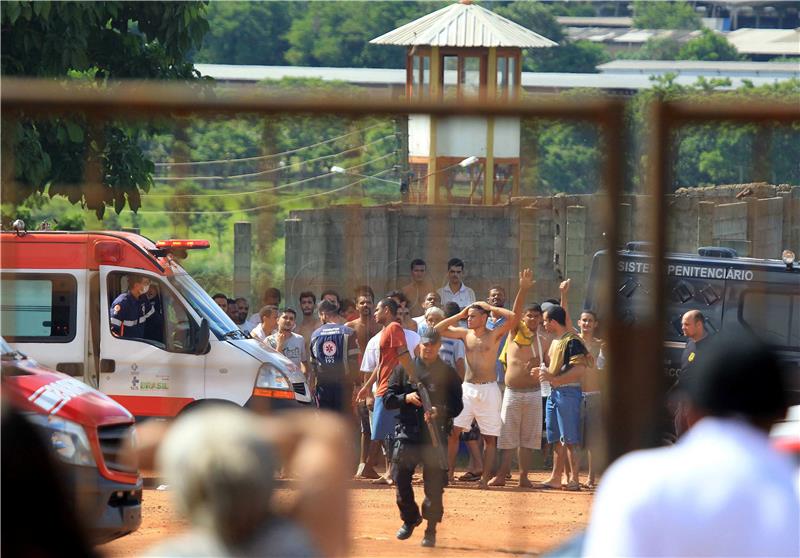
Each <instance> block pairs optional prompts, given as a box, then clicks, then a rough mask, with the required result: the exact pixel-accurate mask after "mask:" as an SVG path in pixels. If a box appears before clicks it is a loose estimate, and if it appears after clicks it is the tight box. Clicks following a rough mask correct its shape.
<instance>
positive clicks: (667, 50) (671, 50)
mask: <svg viewBox="0 0 800 558" xmlns="http://www.w3.org/2000/svg"><path fill="white" fill-rule="evenodd" d="M680 50H681V44H680V43H679V42H678V41H677V40H675V39H673V38H672V37H651V38H650V39H647V42H646V43H645V44H643V45H642V47H641V48H640V49H639V50H636V51H633V52H630V53H625V55H624V56H619V58H629V59H633V60H678V53H680Z"/></svg>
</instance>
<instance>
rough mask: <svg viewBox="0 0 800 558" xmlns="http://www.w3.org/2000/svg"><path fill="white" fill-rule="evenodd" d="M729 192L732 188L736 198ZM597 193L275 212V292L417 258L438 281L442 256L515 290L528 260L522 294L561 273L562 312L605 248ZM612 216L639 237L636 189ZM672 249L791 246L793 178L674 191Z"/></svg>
mask: <svg viewBox="0 0 800 558" xmlns="http://www.w3.org/2000/svg"><path fill="white" fill-rule="evenodd" d="M737 195H739V197H738V198H737ZM606 201H607V200H606V199H605V197H604V196H603V195H601V194H598V195H575V196H566V195H561V194H559V195H556V196H552V197H535V198H517V199H515V200H513V201H512V203H511V204H509V205H505V206H492V207H483V206H427V205H399V204H398V205H388V206H378V207H365V208H362V207H359V206H333V207H329V208H326V209H309V210H302V211H293V212H292V213H291V218H290V219H289V220H287V222H286V284H285V292H286V297H287V298H286V300H287V301H288V302H291V303H293V302H294V301H296V299H297V295H298V294H299V293H300V291H302V290H306V289H310V290H312V291H314V292H316V293H319V292H320V291H321V290H323V289H325V288H334V289H336V290H338V291H339V292H340V293H341V294H342V295H343V296H351V295H352V289H353V287H355V286H356V285H359V284H369V285H371V286H372V287H373V289H374V290H375V291H376V293H377V294H379V295H380V294H383V293H385V292H386V291H387V290H390V289H394V288H397V287H400V286H402V285H404V284H406V283H407V282H408V281H409V265H410V263H411V260H413V259H415V258H422V259H424V260H425V261H426V262H427V263H428V273H429V276H430V277H431V278H432V280H433V282H434V284H435V285H436V286H437V287H439V286H441V285H442V284H444V282H445V277H446V263H447V260H448V259H449V258H451V257H459V258H461V259H463V260H464V261H465V263H466V269H465V277H464V282H465V283H466V284H467V285H468V286H470V287H472V288H473V289H475V292H476V294H477V295H478V296H479V297H485V296H486V293H487V291H488V288H489V287H490V286H491V285H493V284H495V283H499V284H501V285H503V286H505V287H506V289H507V292H508V293H509V299H510V300H509V303H508V304H509V305H510V303H511V299H513V296H514V294H515V293H516V286H515V285H516V282H517V273H518V271H519V269H520V268H521V267H533V269H534V274H535V277H536V286H535V289H534V292H533V293H532V295H531V300H542V299H545V298H550V297H553V298H557V297H558V284H559V282H560V281H561V279H563V278H565V277H570V278H572V279H573V281H572V284H573V291H574V292H573V293H572V296H571V299H570V307H571V308H570V310H571V311H572V312H573V313H574V312H576V311H577V310H578V309H579V308H580V306H581V304H582V301H583V296H584V286H585V283H586V280H587V277H588V273H589V270H590V267H591V262H592V257H593V255H594V254H595V252H597V251H598V250H600V249H603V248H604V247H605V239H604V230H605V229H606V227H607V225H606V223H605V220H604V218H603V207H604V206H605V205H606ZM622 201H623V203H622V205H621V206H620V208H619V211H618V215H617V218H618V219H619V220H620V227H621V230H622V241H623V243H624V242H627V241H630V240H637V239H646V238H647V231H648V229H649V221H648V213H647V207H648V204H649V203H651V202H652V200H651V199H650V198H648V197H647V196H640V195H628V196H625V197H624V198H623V200H622ZM667 203H668V204H669V212H670V213H669V221H668V235H669V247H670V250H672V251H681V252H695V251H696V250H697V248H698V246H707V245H714V244H716V245H727V246H732V247H735V248H737V250H739V251H740V255H749V256H753V257H758V258H779V257H780V253H781V250H783V249H785V248H790V249H792V250H794V251H795V252H796V253H800V187H789V186H772V185H766V184H750V185H734V186H718V187H713V188H692V189H683V190H679V191H678V192H676V193H675V194H674V195H672V196H670V197H669V199H668V201H667Z"/></svg>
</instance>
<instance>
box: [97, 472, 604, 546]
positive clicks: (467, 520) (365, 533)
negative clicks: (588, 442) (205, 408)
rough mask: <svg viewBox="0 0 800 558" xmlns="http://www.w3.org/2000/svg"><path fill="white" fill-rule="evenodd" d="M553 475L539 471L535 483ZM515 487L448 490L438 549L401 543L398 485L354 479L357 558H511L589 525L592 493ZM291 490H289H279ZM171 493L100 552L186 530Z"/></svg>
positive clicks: (159, 495) (150, 504)
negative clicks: (397, 535)
mask: <svg viewBox="0 0 800 558" xmlns="http://www.w3.org/2000/svg"><path fill="white" fill-rule="evenodd" d="M545 476H546V473H544V472H535V473H534V474H533V475H532V477H531V478H532V480H533V481H534V482H536V481H541V480H544V478H545ZM515 484H516V477H515V479H514V480H512V481H510V485H509V486H506V487H502V488H492V489H490V490H478V489H477V488H476V487H475V483H464V482H456V483H455V485H454V486H451V487H448V488H447V489H446V490H445V495H444V506H445V517H444V522H443V524H441V525H440V526H439V529H438V535H437V548H435V549H428V548H422V547H421V546H420V545H419V543H420V541H421V540H422V529H418V530H417V531H415V532H414V535H413V536H412V537H411V539H409V540H407V541H398V540H397V539H395V537H394V533H395V531H396V530H397V528H398V527H400V524H401V521H400V518H399V517H400V516H399V513H398V511H397V506H396V504H395V492H394V488H388V487H381V486H375V485H372V484H370V483H369V482H367V481H354V482H353V488H352V490H351V499H350V510H351V511H350V514H351V516H352V520H351V521H350V529H351V538H352V545H351V549H350V550H351V551H350V555H351V556H354V557H393V556H403V557H404V558H405V557H409V558H411V557H416V556H426V557H427V556H467V557H473V556H474V557H481V558H482V557H498V558H499V557H506V558H507V557H508V556H509V555H533V556H535V555H538V554H541V553H542V552H544V551H547V550H549V549H552V548H554V547H556V546H558V545H559V544H560V543H562V542H564V541H566V540H567V539H568V538H569V537H570V535H572V534H573V533H576V532H578V531H580V530H581V529H582V528H583V527H584V526H585V525H586V522H587V520H588V515H589V508H590V505H591V501H592V493H591V492H590V491H587V490H584V491H582V492H567V491H563V490H562V491H544V490H529V489H519V488H517V487H516V486H515ZM280 490H290V489H280ZM415 494H416V497H417V502H418V503H420V502H422V498H423V493H422V485H421V483H420V482H415ZM169 498H170V493H169V492H168V491H158V490H153V489H146V490H145V492H144V507H143V511H142V515H143V522H142V526H141V527H140V528H139V530H138V531H136V532H135V533H132V534H130V535H128V536H126V537H123V538H121V539H118V540H116V541H113V542H110V543H108V544H105V545H103V546H100V547H99V550H100V552H101V553H102V554H103V555H104V556H107V557H122V556H138V555H140V554H142V553H143V552H145V551H146V550H147V549H148V548H150V547H151V546H152V545H154V544H156V543H158V542H160V541H162V540H164V539H166V538H167V537H169V536H170V535H173V534H176V533H179V532H181V531H182V530H184V529H185V528H186V522H185V521H182V520H181V519H178V518H176V517H175V516H174V513H173V506H172V505H171V502H170V499H169Z"/></svg>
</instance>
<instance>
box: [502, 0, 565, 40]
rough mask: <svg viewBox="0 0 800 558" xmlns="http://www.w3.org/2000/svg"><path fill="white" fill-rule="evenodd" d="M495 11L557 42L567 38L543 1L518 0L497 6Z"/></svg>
mask: <svg viewBox="0 0 800 558" xmlns="http://www.w3.org/2000/svg"><path fill="white" fill-rule="evenodd" d="M493 11H494V12H495V13H496V14H497V15H501V16H503V17H504V18H507V19H510V20H511V21H513V22H514V23H516V24H517V25H521V26H523V27H525V28H526V29H530V30H531V31H534V32H535V33H538V34H539V35H542V36H544V37H547V38H548V39H550V40H551V41H555V42H556V43H560V42H561V41H563V40H564V39H565V35H564V29H563V28H562V27H561V24H560V23H558V22H557V21H556V18H555V17H554V16H553V13H552V11H551V10H550V8H549V7H548V6H546V5H544V4H543V3H541V2H529V1H526V0H518V1H517V2H512V3H511V4H509V5H508V6H501V7H498V8H495V9H494V10H493Z"/></svg>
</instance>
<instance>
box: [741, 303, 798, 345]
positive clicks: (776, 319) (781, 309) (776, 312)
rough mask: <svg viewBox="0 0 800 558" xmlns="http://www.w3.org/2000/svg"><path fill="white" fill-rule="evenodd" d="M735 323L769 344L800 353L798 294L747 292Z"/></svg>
mask: <svg viewBox="0 0 800 558" xmlns="http://www.w3.org/2000/svg"><path fill="white" fill-rule="evenodd" d="M739 321H740V322H742V323H743V324H745V325H746V326H747V327H749V328H750V329H751V330H752V331H753V332H754V333H756V334H758V335H760V336H762V337H763V338H764V340H765V341H767V342H768V343H770V344H773V345H775V346H778V347H791V348H794V349H796V350H800V325H799V324H798V322H800V294H794V293H789V292H772V291H770V292H767V291H761V290H747V291H745V292H744V293H742V297H741V299H740V303H739Z"/></svg>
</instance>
